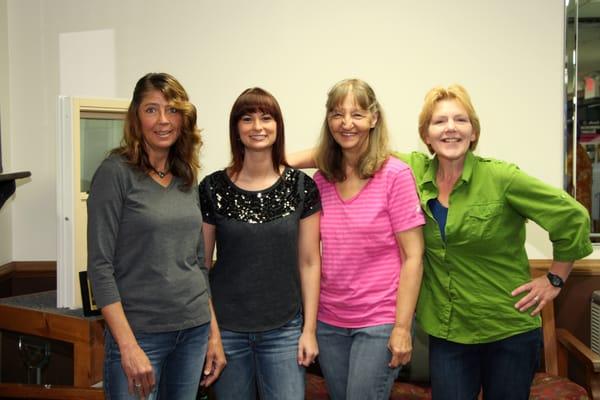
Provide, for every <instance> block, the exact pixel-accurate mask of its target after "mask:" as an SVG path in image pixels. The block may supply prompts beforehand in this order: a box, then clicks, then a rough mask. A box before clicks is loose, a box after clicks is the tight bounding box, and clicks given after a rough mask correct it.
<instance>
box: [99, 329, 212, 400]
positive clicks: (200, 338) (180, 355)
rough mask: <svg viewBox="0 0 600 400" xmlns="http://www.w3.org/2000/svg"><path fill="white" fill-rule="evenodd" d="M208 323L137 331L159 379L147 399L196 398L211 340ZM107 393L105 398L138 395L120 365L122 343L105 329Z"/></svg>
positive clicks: (185, 399)
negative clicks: (132, 393) (131, 388)
mask: <svg viewBox="0 0 600 400" xmlns="http://www.w3.org/2000/svg"><path fill="white" fill-rule="evenodd" d="M208 330H209V324H204V325H200V326H197V327H194V328H189V329H184V330H180V331H173V332H161V333H137V334H136V335H135V337H136V339H137V342H138V344H139V345H140V347H141V348H142V350H144V352H145V353H146V355H147V356H148V359H149V360H150V363H151V364H152V368H153V369H154V377H155V380H156V389H155V390H154V391H153V392H152V393H151V394H150V396H149V397H148V399H147V400H155V399H169V400H170V399H177V400H188V399H190V400H192V399H195V398H196V393H197V392H198V384H199V383H200V376H201V374H202V369H203V368H204V357H205V355H206V347H207V343H208ZM104 393H105V396H106V400H117V399H118V400H121V399H136V400H137V399H138V397H137V396H136V395H135V394H134V395H130V394H129V392H128V387H127V377H126V376H125V373H124V372H123V368H122V367H121V353H120V352H119V346H118V345H117V343H116V342H115V340H114V338H113V337H112V335H111V333H110V331H109V330H108V329H106V331H105V334H104Z"/></svg>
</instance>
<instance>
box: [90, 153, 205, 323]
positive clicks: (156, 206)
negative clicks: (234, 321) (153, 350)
mask: <svg viewBox="0 0 600 400" xmlns="http://www.w3.org/2000/svg"><path fill="white" fill-rule="evenodd" d="M179 185H181V179H180V178H178V177H173V178H172V180H171V183H170V184H169V185H168V186H167V187H163V186H161V185H160V184H159V183H157V182H155V181H154V180H153V179H152V178H151V177H149V176H148V175H146V174H143V173H142V172H140V171H139V170H137V168H135V167H133V166H131V165H129V164H127V163H126V162H125V160H124V159H123V158H122V157H121V156H117V155H111V156H109V157H108V158H107V159H106V160H104V161H103V162H102V164H101V165H100V167H99V168H98V170H97V171H96V173H95V175H94V178H93V180H92V186H91V189H90V195H89V198H88V202H87V203H88V204H87V207H88V233H87V237H88V273H89V278H90V281H91V283H92V288H93V293H94V297H95V300H96V303H97V305H98V306H99V307H104V306H106V305H109V304H112V303H115V302H118V301H120V302H121V303H122V304H123V308H124V310H125V314H126V316H127V320H128V322H129V324H130V325H131V327H132V329H133V331H134V332H145V333H152V332H168V331H174V330H180V329H187V328H191V327H194V326H198V325H201V324H204V323H206V322H208V321H209V320H210V312H209V308H208V298H209V288H208V271H207V270H206V268H205V266H204V242H203V239H202V215H201V212H200V205H199V200H198V192H197V190H194V189H195V188H192V189H190V190H188V191H182V190H180V188H179Z"/></svg>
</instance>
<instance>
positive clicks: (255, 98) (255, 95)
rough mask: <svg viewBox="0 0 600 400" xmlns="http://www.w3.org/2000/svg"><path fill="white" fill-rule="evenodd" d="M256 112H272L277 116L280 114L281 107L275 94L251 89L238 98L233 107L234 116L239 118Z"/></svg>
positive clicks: (272, 114)
mask: <svg viewBox="0 0 600 400" xmlns="http://www.w3.org/2000/svg"><path fill="white" fill-rule="evenodd" d="M255 112H261V113H264V114H270V115H271V116H273V117H275V116H277V115H279V107H278V106H277V103H275V100H274V98H273V96H271V95H269V94H267V93H261V92H258V91H257V90H250V91H247V92H246V93H244V94H242V95H241V96H240V97H239V98H238V99H237V101H236V103H235V105H234V107H233V112H232V117H233V118H234V119H235V120H238V119H239V118H241V117H242V116H243V115H246V114H251V113H255Z"/></svg>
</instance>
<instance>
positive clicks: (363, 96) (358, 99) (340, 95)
mask: <svg viewBox="0 0 600 400" xmlns="http://www.w3.org/2000/svg"><path fill="white" fill-rule="evenodd" d="M348 95H352V97H353V98H354V103H355V104H356V105H357V106H359V107H360V108H362V109H363V110H367V111H371V112H372V111H374V110H372V108H373V106H374V104H373V103H372V102H371V97H372V96H369V93H368V91H367V89H366V88H365V87H364V86H362V85H356V84H355V83H354V82H353V81H343V82H342V83H341V84H338V85H336V86H334V87H333V88H332V89H331V90H330V92H329V95H328V99H327V111H328V112H329V111H332V110H333V109H335V108H336V107H339V106H341V105H342V103H343V102H344V100H345V99H346V96H348Z"/></svg>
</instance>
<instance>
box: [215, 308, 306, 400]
mask: <svg viewBox="0 0 600 400" xmlns="http://www.w3.org/2000/svg"><path fill="white" fill-rule="evenodd" d="M301 330H302V315H301V314H300V313H298V314H297V315H296V316H295V317H294V318H293V319H292V320H291V321H289V322H288V323H286V324H285V325H284V326H282V327H281V328H277V329H272V330H269V331H264V332H250V333H249V332H232V331H228V330H225V329H221V340H222V341H223V348H224V350H225V356H226V357H227V366H226V367H225V369H224V370H223V372H222V373H221V376H220V377H219V379H217V381H216V382H215V383H214V391H215V394H216V397H217V399H218V400H253V399H255V398H256V394H257V392H258V394H259V396H260V399H261V400H294V399H297V400H304V367H303V366H301V365H298V360H297V357H298V339H300V333H301Z"/></svg>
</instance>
